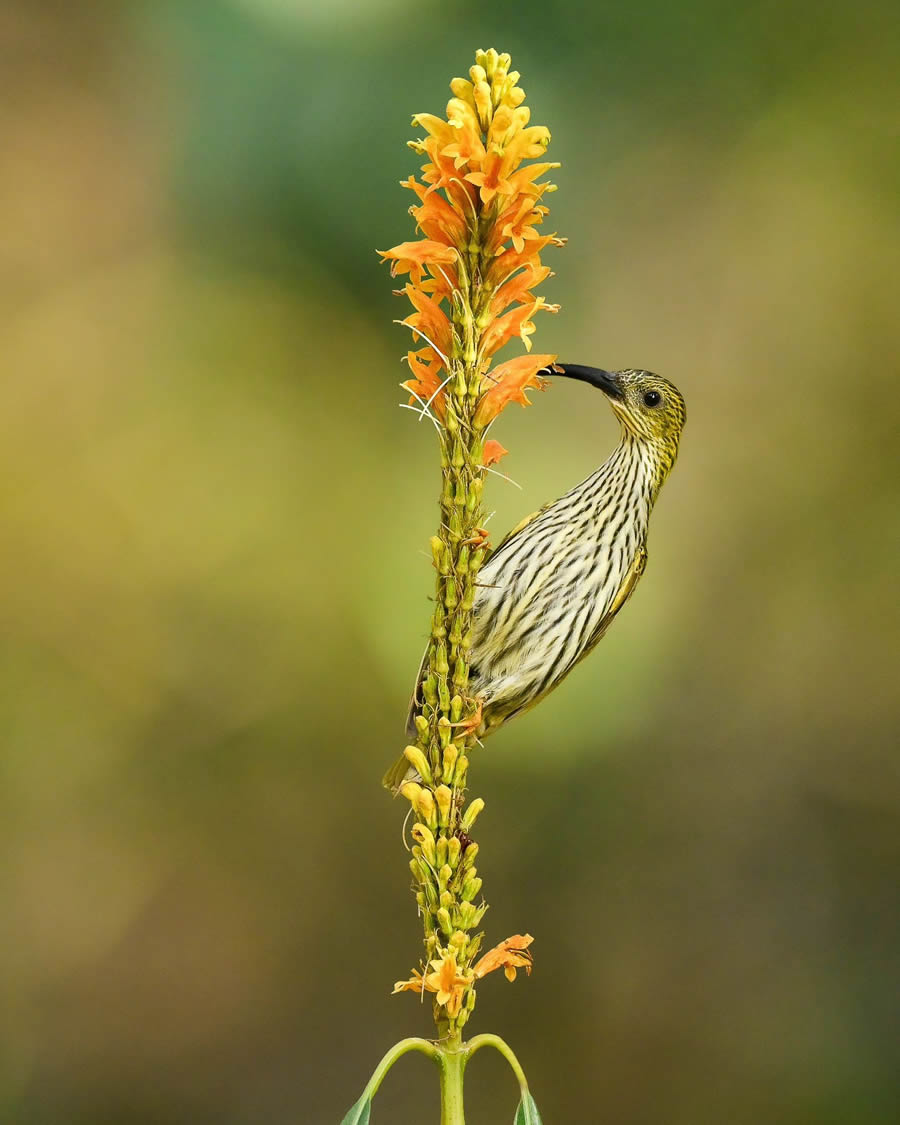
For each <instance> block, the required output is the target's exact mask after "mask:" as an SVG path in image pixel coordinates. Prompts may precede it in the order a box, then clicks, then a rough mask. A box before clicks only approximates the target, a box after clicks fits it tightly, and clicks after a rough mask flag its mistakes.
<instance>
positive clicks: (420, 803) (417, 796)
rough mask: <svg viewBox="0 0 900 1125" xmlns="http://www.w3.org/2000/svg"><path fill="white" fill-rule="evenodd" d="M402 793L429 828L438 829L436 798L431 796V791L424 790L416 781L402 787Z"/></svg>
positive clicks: (408, 782)
mask: <svg viewBox="0 0 900 1125" xmlns="http://www.w3.org/2000/svg"><path fill="white" fill-rule="evenodd" d="M400 793H401V795H402V796H403V797H405V798H406V799H407V801H409V803H410V804H411V805H412V807H413V808H414V809H415V811H416V812H417V813H418V815H419V816H420V817H421V818H422V820H424V821H425V822H426V823H427V824H428V826H429V828H437V815H436V813H435V807H434V797H433V796H432V795H431V790H430V789H423V788H422V786H421V785H419V784H418V783H417V782H415V781H407V782H406V784H405V785H401V787H400Z"/></svg>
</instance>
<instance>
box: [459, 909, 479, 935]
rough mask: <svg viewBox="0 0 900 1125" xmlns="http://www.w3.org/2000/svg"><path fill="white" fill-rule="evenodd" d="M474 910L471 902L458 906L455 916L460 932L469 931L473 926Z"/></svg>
mask: <svg viewBox="0 0 900 1125" xmlns="http://www.w3.org/2000/svg"><path fill="white" fill-rule="evenodd" d="M476 913H477V911H476V908H475V907H474V906H473V905H472V903H471V902H462V903H460V905H459V909H458V911H457V914H458V916H459V928H460V929H461V930H471V929H472V927H473V926H474V925H475V914H476Z"/></svg>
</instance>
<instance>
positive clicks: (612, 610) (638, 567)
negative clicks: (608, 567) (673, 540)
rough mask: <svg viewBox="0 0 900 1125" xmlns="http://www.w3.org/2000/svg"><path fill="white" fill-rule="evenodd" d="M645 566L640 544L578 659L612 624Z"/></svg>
mask: <svg viewBox="0 0 900 1125" xmlns="http://www.w3.org/2000/svg"><path fill="white" fill-rule="evenodd" d="M646 567H647V548H646V547H644V546H641V547H639V548H638V552H637V554H636V555H635V556H634V562H633V563H632V564H631V567H630V568H629V570H628V573H627V574H626V575H625V580H624V582H623V583H622V585H621V586H620V587H619V592H618V594H616V596H615V598H614V599H613V603H612V605H611V606H610V607H609V611H608V612H607V613H606V614H605V615H604V616H603V617H602V618H601V620H600V623H599V624H598V625H597V628H596V629H595V630H594V632H593V633H592V634H591V636H590V638H589V640H588V643H587V644H586V645H585V646H584V652H582V654H581V656H580V657H579V658H578V659H579V660H583V659H584V658H585V657H586V656H587V654H588V653H589V652H590V651H591V650H592V649H593V648H594V647H595V646H596V644H597V643H598V641H600V639H601V638H602V637H603V634H604V633H605V632H606V630H607V629H608V628H609V627H610V625H612V623H613V621H614V619H615V616H616V614H617V613H618V612H619V610H620V609H621V608H622V606H623V605H624V604H625V603H626V602H627V601H628V599H629V598H630V597H631V595H632V594H633V593H634V588H635V586H637V584H638V582H639V580H640V577H641V575H642V574H643V573H644V570H645V569H646Z"/></svg>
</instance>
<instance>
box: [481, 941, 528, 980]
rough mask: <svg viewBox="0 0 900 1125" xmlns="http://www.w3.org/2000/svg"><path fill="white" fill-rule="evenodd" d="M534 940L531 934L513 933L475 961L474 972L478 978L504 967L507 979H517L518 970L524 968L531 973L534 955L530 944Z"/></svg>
mask: <svg viewBox="0 0 900 1125" xmlns="http://www.w3.org/2000/svg"><path fill="white" fill-rule="evenodd" d="M533 941H534V938H533V937H532V936H531V934H513V936H512V937H508V938H507V939H506V941H501V942H500V944H499V945H495V946H494V948H493V949H489V950H488V951H487V953H485V955H484V956H483V957H482V958H480V960H478V961H476V962H475V966H474V968H473V970H472V971H473V973H474V974H475V976H476V978H478V977H483V976H485V975H486V974H487V973H492V972H493V971H494V970H495V969H502V970H503V973H504V976H505V977H506V979H507V980H515V979H516V970H517V969H524V970H525V972H526V973H527V974H528V975H529V976H530V975H531V964H532V961H533V960H534V958H533V957H532V955H531V953H530V951H529V949H528V946H529V945H531V943H532V942H533Z"/></svg>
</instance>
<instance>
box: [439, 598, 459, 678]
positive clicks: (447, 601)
mask: <svg viewBox="0 0 900 1125" xmlns="http://www.w3.org/2000/svg"><path fill="white" fill-rule="evenodd" d="M458 604H459V594H458V593H457V590H456V579H455V578H448V579H447V584H446V585H445V586H444V605H445V606H446V607H447V609H455V608H456V606H457V605H458ZM449 668H450V665H449V664H448V665H447V667H446V668H443V669H442V668H438V671H439V672H441V671H443V672H446V671H449Z"/></svg>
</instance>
